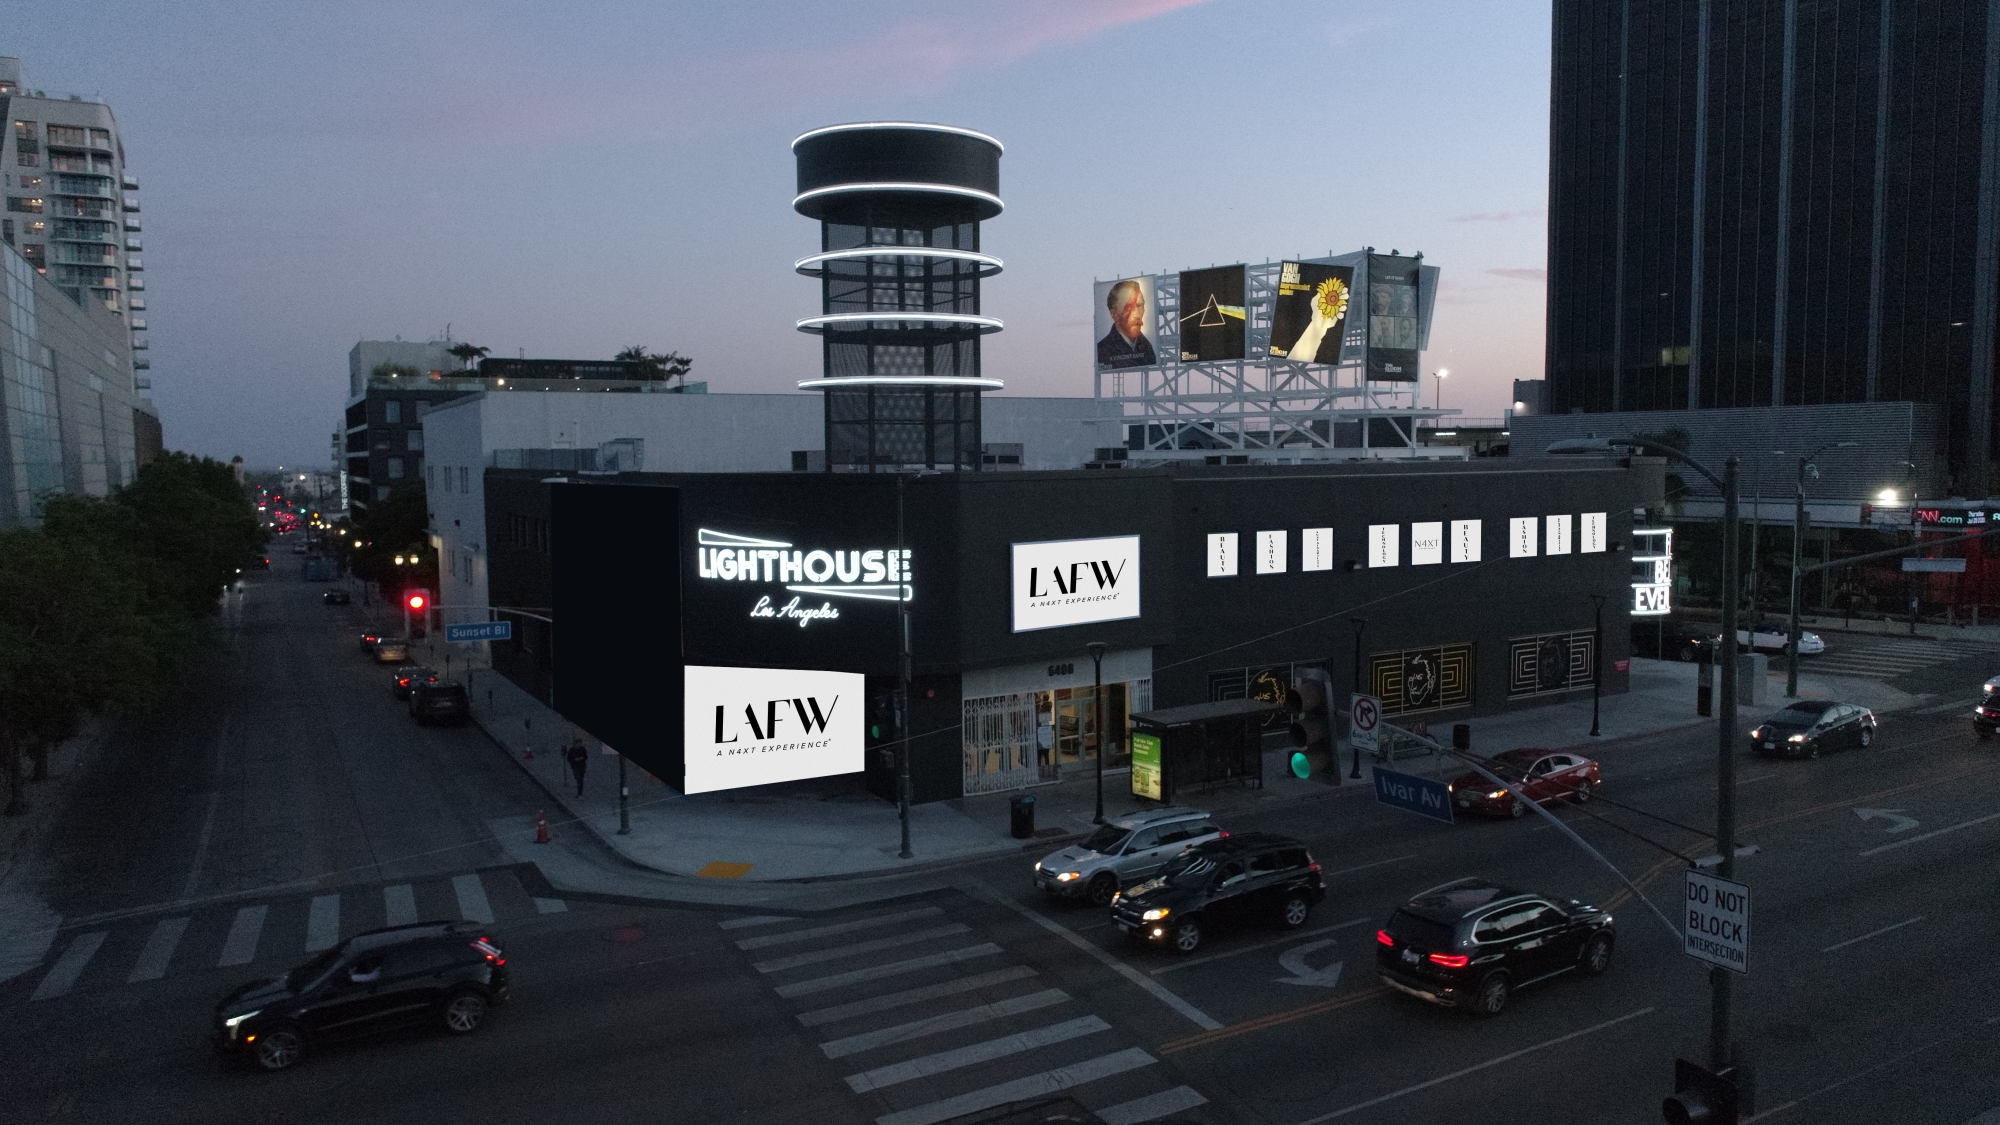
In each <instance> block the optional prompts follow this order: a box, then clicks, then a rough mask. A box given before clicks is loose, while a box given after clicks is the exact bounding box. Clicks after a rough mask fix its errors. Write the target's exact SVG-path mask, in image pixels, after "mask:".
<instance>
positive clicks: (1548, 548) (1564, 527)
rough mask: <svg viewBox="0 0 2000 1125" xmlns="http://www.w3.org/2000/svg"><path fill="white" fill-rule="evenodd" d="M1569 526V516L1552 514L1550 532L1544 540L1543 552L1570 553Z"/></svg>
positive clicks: (1546, 553) (1554, 553)
mask: <svg viewBox="0 0 2000 1125" xmlns="http://www.w3.org/2000/svg"><path fill="white" fill-rule="evenodd" d="M1569 528H1570V523H1569V517H1568V516H1566V515H1563V516H1550V517H1549V532H1548V535H1547V537H1546V538H1544V539H1543V540H1542V553H1543V554H1545V555H1567V554H1569V550H1570V540H1569Z"/></svg>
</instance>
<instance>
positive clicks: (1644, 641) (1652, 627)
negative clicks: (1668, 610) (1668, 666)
mask: <svg viewBox="0 0 2000 1125" xmlns="http://www.w3.org/2000/svg"><path fill="white" fill-rule="evenodd" d="M1721 647H1722V634H1721V632H1719V631H1717V630H1712V629H1702V628H1698V627H1696V626H1694V625H1690V624H1688V623H1687V622H1685V621H1662V620H1660V619H1659V618H1657V617H1652V618H1644V617H1642V618H1639V619H1637V620H1635V621H1633V622H1632V655H1633V656H1649V657H1652V658H1653V659H1655V660H1681V661H1688V662H1692V661H1696V660H1712V659H1714V657H1715V652H1716V650H1717V649H1719V648H1721Z"/></svg>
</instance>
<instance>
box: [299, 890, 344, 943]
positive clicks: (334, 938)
mask: <svg viewBox="0 0 2000 1125" xmlns="http://www.w3.org/2000/svg"><path fill="white" fill-rule="evenodd" d="M339 944H340V896H339V895H315V896H313V900H312V906H311V907H310V908H309V909H308V910H307V911H306V952H307V953H318V952H319V951H320V950H322V949H332V948H333V947H334V946H336V945H339Z"/></svg>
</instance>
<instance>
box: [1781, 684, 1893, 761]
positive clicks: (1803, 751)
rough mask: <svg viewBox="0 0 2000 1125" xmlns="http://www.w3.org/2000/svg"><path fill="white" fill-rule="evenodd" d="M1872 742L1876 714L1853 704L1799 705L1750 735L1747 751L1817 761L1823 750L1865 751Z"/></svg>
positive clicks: (1818, 702)
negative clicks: (1859, 748)
mask: <svg viewBox="0 0 2000 1125" xmlns="http://www.w3.org/2000/svg"><path fill="white" fill-rule="evenodd" d="M1874 742H1875V712H1873V711H1870V710H1869V709H1868V708H1866V707H1861V706H1857V705H1855V704H1852V703H1829V702H1827V701H1825V700H1820V699H1815V700H1807V701H1801V702H1798V703H1794V704H1792V705H1791V706H1790V707H1787V708H1785V709H1784V710H1782V711H1779V712H1778V713H1777V714H1775V715H1772V716H1771V717H1770V718H1768V719H1765V720H1764V721H1763V722H1761V723H1759V724H1757V725H1756V726H1755V727H1754V728H1752V729H1751V731H1750V748H1751V749H1752V750H1755V751H1757V752H1758V753H1760V754H1777V755H1781V756H1783V757H1788V758H1817V757H1819V756H1820V754H1821V752H1823V751H1826V750H1846V749H1849V748H1851V747H1867V746H1870V745H1872V744H1873V743H1874Z"/></svg>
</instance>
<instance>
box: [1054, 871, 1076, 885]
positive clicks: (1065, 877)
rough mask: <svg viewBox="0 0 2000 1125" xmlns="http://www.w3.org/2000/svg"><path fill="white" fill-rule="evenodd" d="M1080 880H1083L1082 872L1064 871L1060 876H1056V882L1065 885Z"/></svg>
mask: <svg viewBox="0 0 2000 1125" xmlns="http://www.w3.org/2000/svg"><path fill="white" fill-rule="evenodd" d="M1081 878H1083V872H1081V871H1065V872H1063V873H1062V874H1060V875H1058V876H1056V882H1058V883H1067V882H1069V881H1070V880H1072V879H1081Z"/></svg>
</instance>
